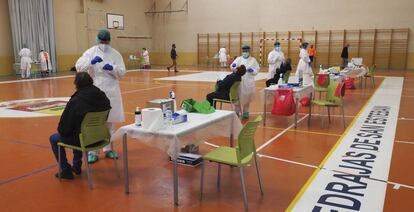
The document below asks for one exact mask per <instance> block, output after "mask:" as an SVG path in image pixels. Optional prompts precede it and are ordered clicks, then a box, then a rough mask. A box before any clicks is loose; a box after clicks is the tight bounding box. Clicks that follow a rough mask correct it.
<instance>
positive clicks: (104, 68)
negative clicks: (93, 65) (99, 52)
mask: <svg viewBox="0 0 414 212" xmlns="http://www.w3.org/2000/svg"><path fill="white" fill-rule="evenodd" d="M102 69H103V70H107V71H112V70H114V67H113V66H112V65H110V64H106V65H104V66H103V67H102Z"/></svg>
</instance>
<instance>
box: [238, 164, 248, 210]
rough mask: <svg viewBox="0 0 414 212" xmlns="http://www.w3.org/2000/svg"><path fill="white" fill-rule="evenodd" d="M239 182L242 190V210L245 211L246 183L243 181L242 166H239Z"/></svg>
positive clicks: (246, 206) (246, 208) (246, 207)
mask: <svg viewBox="0 0 414 212" xmlns="http://www.w3.org/2000/svg"><path fill="white" fill-rule="evenodd" d="M240 183H241V186H242V191H243V203H244V210H245V211H247V210H248V208H249V207H248V205H247V192H246V185H245V183H244V173H243V167H240Z"/></svg>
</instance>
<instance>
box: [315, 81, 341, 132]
mask: <svg viewBox="0 0 414 212" xmlns="http://www.w3.org/2000/svg"><path fill="white" fill-rule="evenodd" d="M339 85H341V86H342V87H341V88H340V95H339V97H338V96H336V95H335V92H336V89H337V87H338V86H339ZM344 95H345V83H342V84H339V82H337V81H332V82H331V83H330V84H329V86H328V91H327V94H326V98H325V99H323V100H322V99H320V100H312V102H311V104H310V106H309V119H308V125H310V121H311V115H312V106H313V105H317V106H323V107H326V108H327V113H328V119H329V123H330V122H331V115H330V108H331V107H340V108H341V111H342V122H343V125H344V128H345V114H344V99H343V97H344ZM321 115H322V114H321ZM323 122H324V119H323V118H322V116H321V127H323V125H324V123H323Z"/></svg>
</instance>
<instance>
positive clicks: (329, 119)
mask: <svg viewBox="0 0 414 212" xmlns="http://www.w3.org/2000/svg"><path fill="white" fill-rule="evenodd" d="M326 108H327V109H328V121H329V122H328V123H329V124H330V123H331V109H330V108H329V107H326Z"/></svg>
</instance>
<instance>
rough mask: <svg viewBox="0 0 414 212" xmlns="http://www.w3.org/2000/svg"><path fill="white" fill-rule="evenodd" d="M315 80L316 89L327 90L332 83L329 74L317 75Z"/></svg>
mask: <svg viewBox="0 0 414 212" xmlns="http://www.w3.org/2000/svg"><path fill="white" fill-rule="evenodd" d="M313 80H314V83H313V84H314V85H315V87H320V88H327V87H328V86H329V83H330V78H329V74H316V75H315V78H314V79H313Z"/></svg>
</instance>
